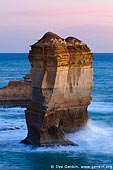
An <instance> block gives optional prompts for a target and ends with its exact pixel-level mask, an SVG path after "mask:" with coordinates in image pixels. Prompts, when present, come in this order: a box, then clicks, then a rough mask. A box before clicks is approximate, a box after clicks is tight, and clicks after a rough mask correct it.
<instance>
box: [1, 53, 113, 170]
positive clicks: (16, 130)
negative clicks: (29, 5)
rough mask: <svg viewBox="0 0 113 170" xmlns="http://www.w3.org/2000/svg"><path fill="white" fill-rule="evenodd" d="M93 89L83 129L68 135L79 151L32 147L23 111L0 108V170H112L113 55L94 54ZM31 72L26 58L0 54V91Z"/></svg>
mask: <svg viewBox="0 0 113 170" xmlns="http://www.w3.org/2000/svg"><path fill="white" fill-rule="evenodd" d="M93 56H94V60H93V68H94V87H93V91H92V102H91V104H90V106H89V107H88V112H89V121H88V123H87V125H86V127H85V128H84V129H81V130H79V131H78V132H77V133H74V134H69V135H68V138H70V140H72V141H73V142H75V143H77V144H78V145H79V146H78V147H73V146H68V147H63V146H59V147H57V146H54V147H33V146H28V145H24V144H22V143H20V141H21V140H23V139H24V138H25V137H26V133H27V130H26V123H25V117H24V110H25V108H21V107H14V108H2V107H0V170H4V169H6V170H51V169H69V170H71V169H82V170H87V169H96V170H97V169H102V170H103V169H113V54H110V53H108V54H107V53H106V54H105V53H95V54H93ZM29 70H30V63H29V61H28V59H27V54H0V87H3V86H5V85H7V83H8V81H9V80H20V79H22V77H23V76H24V75H25V74H26V73H28V72H29Z"/></svg>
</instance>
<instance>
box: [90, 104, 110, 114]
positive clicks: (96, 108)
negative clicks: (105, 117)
mask: <svg viewBox="0 0 113 170" xmlns="http://www.w3.org/2000/svg"><path fill="white" fill-rule="evenodd" d="M88 111H89V112H100V113H110V112H113V103H110V102H92V103H91V104H90V105H89V107H88Z"/></svg>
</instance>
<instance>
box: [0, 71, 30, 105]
mask: <svg viewBox="0 0 113 170" xmlns="http://www.w3.org/2000/svg"><path fill="white" fill-rule="evenodd" d="M31 96H32V88H31V80H30V74H27V75H25V77H24V80H16V81H10V82H9V83H8V85H7V86H5V87H3V88H0V106H8V107H9V106H11V107H12V106H24V107H26V106H28V105H29V103H30V101H31Z"/></svg>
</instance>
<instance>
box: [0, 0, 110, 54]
mask: <svg viewBox="0 0 113 170" xmlns="http://www.w3.org/2000/svg"><path fill="white" fill-rule="evenodd" d="M112 11H113V0H1V1H0V53H2V52H19V53H21V52H29V50H30V47H29V46H30V45H32V44H34V43H35V42H36V41H37V40H38V39H40V38H41V37H42V36H43V35H44V34H45V33H46V32H48V31H51V32H54V33H56V34H58V35H59V36H61V37H63V38H66V37H68V36H74V37H76V38H78V39H80V40H82V41H83V42H85V43H86V44H87V45H88V46H89V48H90V49H91V51H92V52H113V12H112Z"/></svg>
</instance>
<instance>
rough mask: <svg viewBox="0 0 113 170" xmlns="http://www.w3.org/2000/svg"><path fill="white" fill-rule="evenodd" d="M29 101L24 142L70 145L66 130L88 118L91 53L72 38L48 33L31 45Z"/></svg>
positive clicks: (80, 42)
mask: <svg viewBox="0 0 113 170" xmlns="http://www.w3.org/2000/svg"><path fill="white" fill-rule="evenodd" d="M29 60H30V62H31V66H32V69H31V81H32V101H31V104H30V105H29V107H28V108H27V110H26V112H25V115H26V122H27V128H28V135H27V137H26V138H25V139H24V140H23V142H24V143H28V144H33V145H39V146H47V145H69V144H72V143H71V142H70V141H69V140H68V139H67V138H66V135H65V134H66V133H71V132H75V131H77V130H78V129H80V128H81V127H83V126H84V125H85V124H86V122H87V120H88V112H87V107H88V105H89V104H90V101H91V96H90V95H91V90H92V84H93V79H92V78H93V69H92V53H91V51H90V49H89V48H88V47H87V45H86V44H85V43H83V42H82V41H80V40H78V39H77V38H74V37H68V38H66V39H64V38H61V37H59V36H58V35H56V34H54V33H51V32H48V33H46V34H45V35H44V36H43V37H42V38H41V39H40V40H39V41H38V42H36V43H35V44H34V45H32V46H31V50H30V52H29Z"/></svg>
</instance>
